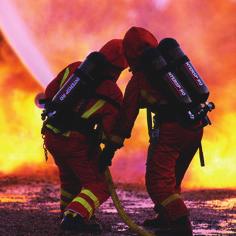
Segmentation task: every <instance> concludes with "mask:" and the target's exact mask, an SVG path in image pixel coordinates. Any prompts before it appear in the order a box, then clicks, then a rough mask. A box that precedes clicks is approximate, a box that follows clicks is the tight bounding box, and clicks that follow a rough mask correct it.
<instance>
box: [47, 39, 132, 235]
mask: <svg viewBox="0 0 236 236" xmlns="http://www.w3.org/2000/svg"><path fill="white" fill-rule="evenodd" d="M99 53H100V54H102V55H103V56H105V58H106V60H107V61H108V64H109V65H108V66H107V67H106V69H105V70H103V71H101V75H102V76H103V80H102V81H101V83H100V84H99V85H98V86H97V87H96V90H95V93H94V94H92V96H91V95H90V96H87V97H86V98H83V99H77V100H76V101H73V106H72V110H73V112H74V113H76V112H77V116H78V115H79V118H78V121H77V124H76V128H75V129H74V128H73V127H72V128H71V129H68V130H66V129H63V131H62V130H60V128H58V127H57V126H56V125H54V124H51V123H50V122H44V126H43V129H42V130H43V134H44V137H45V139H44V142H45V146H46V148H47V150H49V152H50V153H51V154H52V156H53V158H54V160H55V163H56V165H57V166H58V169H59V174H60V182H61V196H60V207H61V212H62V214H63V219H62V222H61V228H62V229H65V230H74V231H79V232H80V231H87V230H91V231H99V230H100V227H99V225H98V224H90V223H89V222H91V220H90V219H91V218H93V216H94V212H95V210H96V209H97V208H98V207H99V206H100V205H101V204H102V203H103V202H104V201H106V200H107V199H108V197H109V192H108V187H107V184H106V181H105V176H104V174H101V173H99V171H98V167H97V166H98V165H97V163H98V156H99V153H100V147H99V144H100V143H99V141H100V140H98V137H97V135H95V134H96V132H94V127H95V126H97V127H99V132H98V131H97V132H98V133H99V136H102V137H103V139H105V138H106V136H108V135H109V133H110V131H111V128H112V126H113V124H114V122H115V120H116V118H117V115H118V111H119V106H120V105H121V102H122V99H123V95H122V93H121V91H120V89H119V87H118V86H117V84H116V80H117V79H118V77H119V75H120V73H121V72H122V70H124V69H125V68H126V67H127V63H126V59H125V57H124V55H123V47H122V40H120V39H113V40H110V41H109V42H107V43H106V44H105V45H104V46H103V47H102V48H101V49H100V51H99ZM80 64H81V62H74V63H72V64H70V65H68V66H67V67H66V68H65V69H63V70H62V71H61V72H60V73H59V74H58V75H57V76H56V78H55V79H54V80H52V81H51V82H50V83H49V85H48V86H47V88H46V91H45V95H46V101H47V100H48V101H50V100H52V99H53V97H54V96H55V94H57V92H58V90H59V89H60V88H61V87H62V86H63V84H65V83H66V81H67V80H69V79H68V78H70V76H71V75H72V74H73V73H74V72H75V70H76V68H78V66H79V65H80ZM81 104H82V105H81ZM74 113H73V114H74ZM81 118H82V119H81ZM81 120H83V123H82V124H81V125H80V124H79V123H80V121H81ZM64 122H65V123H66V122H67V121H66V120H65V121H64Z"/></svg>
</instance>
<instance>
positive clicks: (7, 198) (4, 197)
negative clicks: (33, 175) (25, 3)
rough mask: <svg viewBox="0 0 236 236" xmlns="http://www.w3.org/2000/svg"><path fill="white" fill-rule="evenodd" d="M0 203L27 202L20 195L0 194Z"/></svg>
mask: <svg viewBox="0 0 236 236" xmlns="http://www.w3.org/2000/svg"><path fill="white" fill-rule="evenodd" d="M0 202H21V203H24V202H27V197H26V196H24V195H20V194H0Z"/></svg>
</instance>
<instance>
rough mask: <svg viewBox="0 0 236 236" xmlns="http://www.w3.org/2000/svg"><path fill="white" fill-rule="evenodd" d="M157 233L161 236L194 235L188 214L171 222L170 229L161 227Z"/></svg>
mask: <svg viewBox="0 0 236 236" xmlns="http://www.w3.org/2000/svg"><path fill="white" fill-rule="evenodd" d="M155 233H156V234H157V235H160V236H179V235H181V236H193V231H192V225H191V222H190V220H189V217H188V216H183V217H181V218H179V219H177V220H176V221H172V222H170V228H169V229H168V230H163V229H160V230H156V231H155Z"/></svg>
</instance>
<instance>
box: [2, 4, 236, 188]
mask: <svg viewBox="0 0 236 236" xmlns="http://www.w3.org/2000/svg"><path fill="white" fill-rule="evenodd" d="M9 2H12V3H14V5H15V6H16V8H17V9H18V13H19V15H20V16H21V17H22V19H23V21H24V22H25V24H26V25H27V26H28V29H29V31H30V33H31V36H32V38H33V41H34V42H35V43H36V45H37V48H38V49H39V51H40V52H41V53H42V55H43V56H44V57H45V58H46V60H47V62H48V65H49V69H50V70H52V71H53V73H54V74H56V73H57V72H59V71H60V70H61V69H62V68H63V67H64V66H65V65H67V64H69V63H71V62H72V61H76V60H82V59H83V58H84V57H85V56H86V55H87V54H88V52H90V51H92V50H98V49H99V48H100V47H101V46H102V45H103V44H104V43H105V42H106V41H108V40H110V39H111V38H121V37H123V35H124V33H125V32H126V30H127V29H128V28H129V27H131V26H133V25H136V26H141V27H145V28H147V29H149V30H150V31H152V32H153V33H154V34H155V35H157V37H158V38H159V40H160V39H162V38H163V37H175V38H176V39H177V40H178V41H179V42H180V44H181V45H182V48H183V49H184V51H185V52H186V53H187V54H188V56H189V57H190V58H191V61H192V63H193V64H194V66H195V67H196V68H197V70H198V72H199V74H200V75H201V76H202V77H203V78H204V80H205V81H206V82H207V84H208V85H209V88H210V91H211V96H210V99H209V100H210V101H213V102H214V103H215V104H216V110H214V111H213V112H212V114H210V118H211V120H212V123H213V124H212V126H208V127H206V128H205V133H204V139H203V150H204V154H205V162H206V166H205V167H203V168H202V167H200V164H199V158H198V154H197V155H196V156H195V158H194V160H193V162H192V164H191V166H190V168H189V170H188V173H187V174H186V177H185V180H184V183H183V185H184V187H185V188H200V187H205V188H221V187H228V188H235V187H236V178H235V167H234V164H235V155H236V151H235V147H234V145H235V143H236V138H235V133H236V122H235V121H236V118H235V117H236V108H235V107H236V106H235V101H236V93H235V91H236V83H235V74H236V64H235V63H236V62H235V52H236V44H235V35H236V31H235V30H236V29H235V27H233V23H234V22H235V21H236V15H235V12H236V2H235V1H233V0H225V1H221V0H216V1H207V0H202V1H188V0H182V1H178V4H176V2H175V1H173V0H168V1H167V0H166V1H163V0H162V1H160V0H153V1H142V0H136V1H134V0H130V1H127V0H122V1H118V3H116V6H115V7H114V6H111V4H110V1H108V0H105V1H98V0H95V1H92V2H91V3H89V4H88V3H87V2H86V1H76V0H71V1H65V0H59V1H55V2H54V1H47V0H41V1H24V2H23V3H22V2H19V1H16V0H9ZM36 12H37V14H35V13H36ZM19 38H20V35H19ZM0 40H1V38H0ZM0 45H1V48H0V50H1V51H0V52H1V54H0V72H1V80H0V91H1V97H0V122H1V123H0V142H1V146H0V172H2V173H3V174H12V173H15V171H16V170H17V171H19V169H20V168H21V169H20V170H21V171H22V173H23V174H24V173H25V170H26V169H27V172H32V173H35V172H34V171H35V168H36V169H40V168H41V169H45V168H46V165H45V162H44V157H43V150H42V148H41V147H42V139H41V136H40V127H41V120H40V112H41V111H40V110H38V109H37V108H36V107H35V106H34V97H35V95H36V94H37V93H38V92H41V91H42V88H41V87H40V86H39V83H37V82H36V81H35V80H33V78H32V76H31V75H30V74H29V73H28V72H27V71H26V69H25V68H24V67H23V66H22V64H21V62H20V61H19V59H17V58H16V56H15V55H14V53H13V52H12V51H11V50H10V48H9V46H8V45H7V43H6V41H5V40H4V39H2V40H1V41H0ZM32 60H35V61H37V58H32ZM130 76H131V75H130V73H129V72H128V70H126V71H125V72H124V73H123V74H122V78H121V79H120V80H119V85H120V86H121V88H122V90H123V91H124V87H125V85H126V83H127V80H128V78H129V77H130ZM35 79H36V80H38V81H40V78H35ZM51 79H52V78H48V81H50V80H51ZM9 91H10V92H9ZM147 145H148V136H147V128H146V117H145V112H144V111H141V112H140V115H139V117H138V119H137V121H136V123H135V127H134V130H133V132H132V137H131V139H130V140H127V141H126V143H125V147H124V148H123V149H121V150H119V151H118V153H117V156H116V157H115V159H114V161H113V166H112V173H113V176H114V179H115V180H116V181H121V182H139V183H144V175H145V159H146V151H147V150H146V147H147ZM50 166H52V164H50ZM50 168H51V167H50Z"/></svg>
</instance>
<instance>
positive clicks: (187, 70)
mask: <svg viewBox="0 0 236 236" xmlns="http://www.w3.org/2000/svg"><path fill="white" fill-rule="evenodd" d="M158 49H159V50H160V52H161V54H162V55H163V57H164V58H165V60H166V61H167V63H168V64H169V65H170V66H171V69H172V71H173V72H174V73H176V75H177V76H178V78H179V80H180V81H181V82H182V84H183V86H184V87H185V88H186V90H187V91H188V93H189V95H190V97H191V99H192V100H193V102H194V103H196V104H198V103H204V102H206V100H207V98H208V96H209V91H208V88H207V86H206V84H205V82H204V81H203V79H202V78H201V77H200V76H199V74H198V73H197V71H196V69H195V68H194V67H193V65H192V63H191V62H190V60H189V58H188V57H187V56H186V55H185V53H184V52H183V51H182V49H181V48H180V45H179V44H178V42H177V41H176V40H175V39H173V38H165V39H163V40H161V42H160V43H159V45H158Z"/></svg>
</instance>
